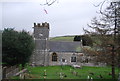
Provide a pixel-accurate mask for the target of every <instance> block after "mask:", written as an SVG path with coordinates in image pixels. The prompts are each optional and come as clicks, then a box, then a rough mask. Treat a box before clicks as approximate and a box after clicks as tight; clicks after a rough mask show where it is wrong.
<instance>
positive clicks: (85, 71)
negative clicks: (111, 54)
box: [12, 66, 119, 79]
mask: <svg viewBox="0 0 120 81" xmlns="http://www.w3.org/2000/svg"><path fill="white" fill-rule="evenodd" d="M27 70H28V71H27V72H26V73H24V74H22V75H19V76H15V77H12V79H89V78H91V79H112V76H111V67H109V66H105V67H91V66H82V67H81V68H73V67H71V66H45V67H31V66H27ZM115 72H116V79H117V78H118V73H119V70H118V69H117V68H116V70H115Z"/></svg>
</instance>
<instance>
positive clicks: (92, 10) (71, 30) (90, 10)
mask: <svg viewBox="0 0 120 81" xmlns="http://www.w3.org/2000/svg"><path fill="white" fill-rule="evenodd" d="M101 1H103V0H58V2H56V3H54V4H53V5H51V6H41V5H40V4H41V3H40V2H4V3H0V10H1V9H2V10H1V11H0V14H1V12H2V19H0V22H2V23H0V26H1V25H2V29H3V28H8V27H11V28H15V29H16V30H22V29H24V30H26V31H30V32H32V31H33V28H32V27H33V23H34V22H36V23H42V22H48V23H49V24H50V37H55V36H64V35H80V34H83V27H84V28H87V24H88V23H90V21H91V19H92V18H93V17H95V16H96V15H97V13H96V11H99V7H95V6H93V4H94V5H98V4H99V3H100V2H101ZM44 9H45V10H46V11H47V13H48V14H46V13H45V11H44Z"/></svg>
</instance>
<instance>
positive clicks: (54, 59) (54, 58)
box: [52, 53, 57, 61]
mask: <svg viewBox="0 0 120 81" xmlns="http://www.w3.org/2000/svg"><path fill="white" fill-rule="evenodd" d="M52 61H57V54H56V53H53V54H52Z"/></svg>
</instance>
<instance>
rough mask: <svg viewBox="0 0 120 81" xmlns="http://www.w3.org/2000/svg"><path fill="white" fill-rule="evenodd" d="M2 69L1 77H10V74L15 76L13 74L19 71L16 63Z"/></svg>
mask: <svg viewBox="0 0 120 81" xmlns="http://www.w3.org/2000/svg"><path fill="white" fill-rule="evenodd" d="M2 71H3V72H2V74H3V77H2V78H3V79H5V78H10V77H12V76H15V74H16V73H18V72H19V71H20V68H19V67H18V66H17V65H15V66H11V67H9V68H7V67H3V69H2Z"/></svg>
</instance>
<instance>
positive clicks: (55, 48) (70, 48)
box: [48, 41, 81, 52]
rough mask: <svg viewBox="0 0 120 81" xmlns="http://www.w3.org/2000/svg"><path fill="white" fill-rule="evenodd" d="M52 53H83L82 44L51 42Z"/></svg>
mask: <svg viewBox="0 0 120 81" xmlns="http://www.w3.org/2000/svg"><path fill="white" fill-rule="evenodd" d="M48 44H49V45H48V46H49V49H50V52H81V47H80V46H81V45H80V42H63V41H62V42H61V41H49V43H48Z"/></svg>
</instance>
